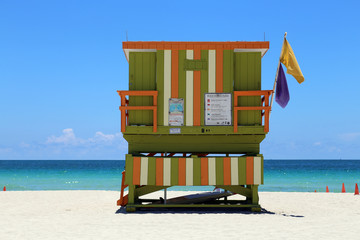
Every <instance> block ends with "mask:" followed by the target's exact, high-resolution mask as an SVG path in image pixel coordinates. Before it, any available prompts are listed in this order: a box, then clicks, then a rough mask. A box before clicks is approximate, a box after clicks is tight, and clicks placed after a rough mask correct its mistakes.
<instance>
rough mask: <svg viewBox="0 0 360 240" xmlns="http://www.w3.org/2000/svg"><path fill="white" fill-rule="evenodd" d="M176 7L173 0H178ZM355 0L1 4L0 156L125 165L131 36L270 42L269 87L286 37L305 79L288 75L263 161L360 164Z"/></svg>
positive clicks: (265, 71)
mask: <svg viewBox="0 0 360 240" xmlns="http://www.w3.org/2000/svg"><path fill="white" fill-rule="evenodd" d="M174 2H175V1H174ZM359 7H360V4H359V3H358V2H357V1H344V2H341V3H340V2H338V1H334V2H332V1H296V2H294V3H293V1H256V2H253V1H224V2H220V1H176V3H172V1H157V2H154V1H151V2H150V1H56V0H53V1H16V0H15V1H9V0H3V1H1V2H0V32H1V35H0V159H124V153H125V152H126V149H127V146H126V142H125V141H124V140H123V139H122V134H121V133H120V112H119V110H118V106H119V97H118V95H117V93H116V90H126V89H127V86H128V63H127V62H126V59H125V57H124V53H123V51H122V41H125V40H126V31H128V37H129V40H130V41H162V40H165V41H262V40H264V32H265V38H266V40H267V41H270V49H269V51H268V52H267V54H266V55H265V56H264V58H263V62H262V84H263V86H262V88H263V89H272V86H273V82H274V77H275V72H276V67H277V63H278V59H279V55H280V50H281V45H282V39H283V35H284V32H288V37H287V39H288V41H289V43H290V44H291V46H292V48H293V50H294V52H295V55H296V57H297V60H298V62H299V65H300V67H301V69H302V72H303V74H304V76H305V82H304V83H303V84H301V85H299V84H298V83H297V82H296V80H295V79H294V78H293V77H292V76H290V75H287V80H288V84H289V90H290V96H291V99H290V102H289V104H288V106H287V107H286V108H285V109H282V108H281V107H279V106H278V105H277V104H276V103H275V104H274V107H273V111H272V115H271V119H270V133H269V134H268V136H267V137H266V139H265V140H264V142H263V143H262V145H261V153H263V154H264V156H265V158H266V159H319V158H320V159H339V158H342V159H359V158H360V150H359V149H360V125H359V119H360V107H359V102H360V100H359V89H360V79H359V74H358V72H359V68H360V61H359V56H360V48H359V43H360V34H359V25H360V17H359V14H358V9H359Z"/></svg>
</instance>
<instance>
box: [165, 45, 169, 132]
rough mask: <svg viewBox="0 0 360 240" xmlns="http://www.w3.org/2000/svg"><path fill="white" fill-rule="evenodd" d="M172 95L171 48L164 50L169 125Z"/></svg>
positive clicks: (166, 110)
mask: <svg viewBox="0 0 360 240" xmlns="http://www.w3.org/2000/svg"><path fill="white" fill-rule="evenodd" d="M170 97H171V50H164V126H168V125H169V98H170Z"/></svg>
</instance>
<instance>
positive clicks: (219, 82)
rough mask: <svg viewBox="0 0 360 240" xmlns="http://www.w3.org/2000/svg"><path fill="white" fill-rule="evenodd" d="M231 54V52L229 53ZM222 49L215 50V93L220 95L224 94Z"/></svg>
mask: <svg viewBox="0 0 360 240" xmlns="http://www.w3.org/2000/svg"><path fill="white" fill-rule="evenodd" d="M231 52H232V51H231ZM223 54H224V52H223V49H222V48H218V49H217V50H216V92H217V93H221V92H224V89H223V86H224V83H223V81H224V79H223V77H224V75H223V68H224V65H223V64H224V60H223Z"/></svg>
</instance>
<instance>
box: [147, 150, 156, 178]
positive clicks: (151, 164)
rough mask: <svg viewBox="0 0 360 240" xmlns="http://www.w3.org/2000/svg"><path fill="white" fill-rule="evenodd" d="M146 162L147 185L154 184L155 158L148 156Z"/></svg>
mask: <svg viewBox="0 0 360 240" xmlns="http://www.w3.org/2000/svg"><path fill="white" fill-rule="evenodd" d="M148 159H149V164H148V185H155V183H156V158H154V157H149V158H148Z"/></svg>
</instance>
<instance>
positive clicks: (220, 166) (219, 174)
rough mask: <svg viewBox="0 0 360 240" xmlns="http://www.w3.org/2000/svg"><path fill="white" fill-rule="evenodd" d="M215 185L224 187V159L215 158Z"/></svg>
mask: <svg viewBox="0 0 360 240" xmlns="http://www.w3.org/2000/svg"><path fill="white" fill-rule="evenodd" d="M215 161H216V163H215V166H216V185H224V158H215Z"/></svg>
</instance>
